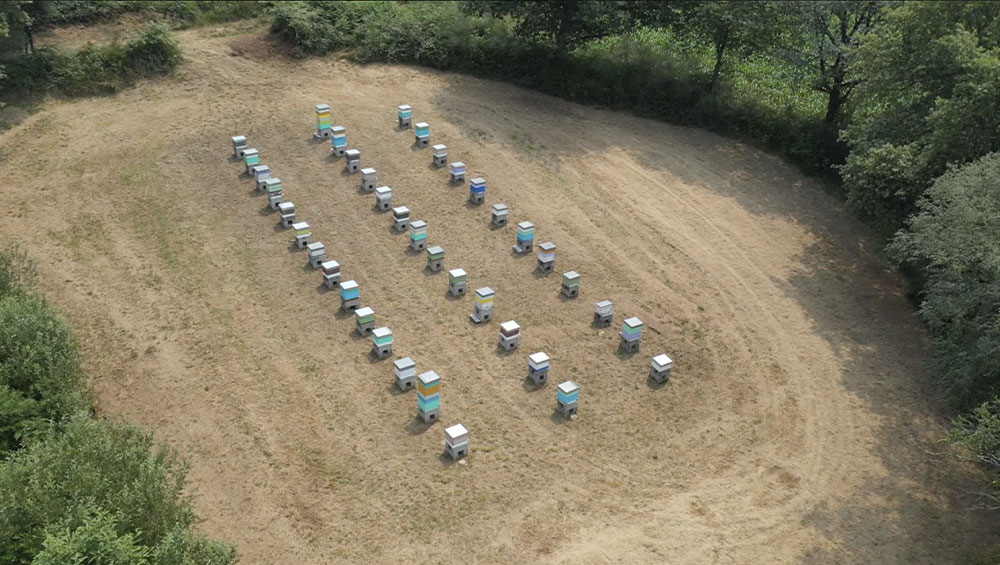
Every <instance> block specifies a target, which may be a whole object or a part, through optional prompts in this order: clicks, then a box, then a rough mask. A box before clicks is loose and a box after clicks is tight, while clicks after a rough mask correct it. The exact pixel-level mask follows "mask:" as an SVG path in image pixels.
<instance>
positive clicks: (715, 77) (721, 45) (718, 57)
mask: <svg viewBox="0 0 1000 565" xmlns="http://www.w3.org/2000/svg"><path fill="white" fill-rule="evenodd" d="M728 43H729V34H726V35H723V36H722V38H721V39H720V40H719V41H716V42H715V68H714V69H712V82H711V83H709V85H708V92H709V93H711V94H715V93H716V91H717V90H718V89H719V74H720V73H722V60H723V59H722V58H723V55H725V53H726V46H727V45H728Z"/></svg>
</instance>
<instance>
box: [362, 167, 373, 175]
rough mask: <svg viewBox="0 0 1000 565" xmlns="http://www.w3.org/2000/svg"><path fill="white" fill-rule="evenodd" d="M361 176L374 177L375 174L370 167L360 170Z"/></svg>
mask: <svg viewBox="0 0 1000 565" xmlns="http://www.w3.org/2000/svg"><path fill="white" fill-rule="evenodd" d="M361 174H363V175H374V174H375V169H374V168H372V167H365V168H364V169H361Z"/></svg>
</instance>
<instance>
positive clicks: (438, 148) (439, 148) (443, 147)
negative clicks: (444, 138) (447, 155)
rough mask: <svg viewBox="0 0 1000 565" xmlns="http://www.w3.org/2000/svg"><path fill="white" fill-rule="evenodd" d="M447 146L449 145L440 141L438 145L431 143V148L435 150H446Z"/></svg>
mask: <svg viewBox="0 0 1000 565" xmlns="http://www.w3.org/2000/svg"><path fill="white" fill-rule="evenodd" d="M447 148H448V146H447V145H444V144H443V143H438V144H437V145H431V149H433V150H435V151H444V150H445V149H447Z"/></svg>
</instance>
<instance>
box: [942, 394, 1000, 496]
mask: <svg viewBox="0 0 1000 565" xmlns="http://www.w3.org/2000/svg"><path fill="white" fill-rule="evenodd" d="M950 439H951V441H952V442H953V443H955V444H956V445H959V446H961V447H964V448H966V449H968V450H969V451H971V452H972V453H974V454H975V457H976V458H977V459H978V460H979V461H981V462H982V463H983V464H985V465H987V466H989V467H990V468H992V469H993V470H994V471H996V472H1000V398H993V399H991V400H988V401H986V402H983V403H982V404H980V405H979V406H977V407H976V408H975V409H974V410H972V411H971V412H970V413H968V414H966V415H963V416H960V417H959V418H957V419H956V420H955V426H954V428H953V429H952V433H951V437H950ZM993 489H994V494H993V495H992V498H993V499H994V501H996V502H1000V478H998V479H995V480H994V482H993Z"/></svg>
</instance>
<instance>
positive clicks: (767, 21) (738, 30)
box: [678, 0, 791, 93]
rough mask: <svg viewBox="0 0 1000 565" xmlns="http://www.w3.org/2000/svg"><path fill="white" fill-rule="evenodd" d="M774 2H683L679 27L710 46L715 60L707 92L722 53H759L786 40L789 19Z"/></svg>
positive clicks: (714, 89)
mask: <svg viewBox="0 0 1000 565" xmlns="http://www.w3.org/2000/svg"><path fill="white" fill-rule="evenodd" d="M788 16H789V13H788V11H786V10H783V9H781V6H780V5H779V4H778V3H776V2H742V1H728V0H721V1H714V0H713V1H699V2H685V3H683V4H682V9H681V10H680V21H681V25H680V26H678V27H680V28H681V29H685V30H688V31H689V32H693V33H695V34H696V35H698V36H700V37H701V38H702V39H703V40H704V41H706V42H707V43H709V44H710V45H712V49H713V51H714V55H715V62H714V64H713V67H712V75H711V80H710V81H709V82H708V84H707V85H706V90H707V91H708V92H710V93H715V92H717V91H718V87H719V79H720V76H721V73H722V67H723V64H725V62H726V56H727V55H728V54H731V53H735V54H737V55H747V54H750V53H753V52H759V51H762V50H765V49H767V48H770V47H772V46H774V45H776V44H778V43H779V42H780V41H781V40H783V39H786V36H787V32H788V31H790V29H791V27H790V18H789V17H788Z"/></svg>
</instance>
